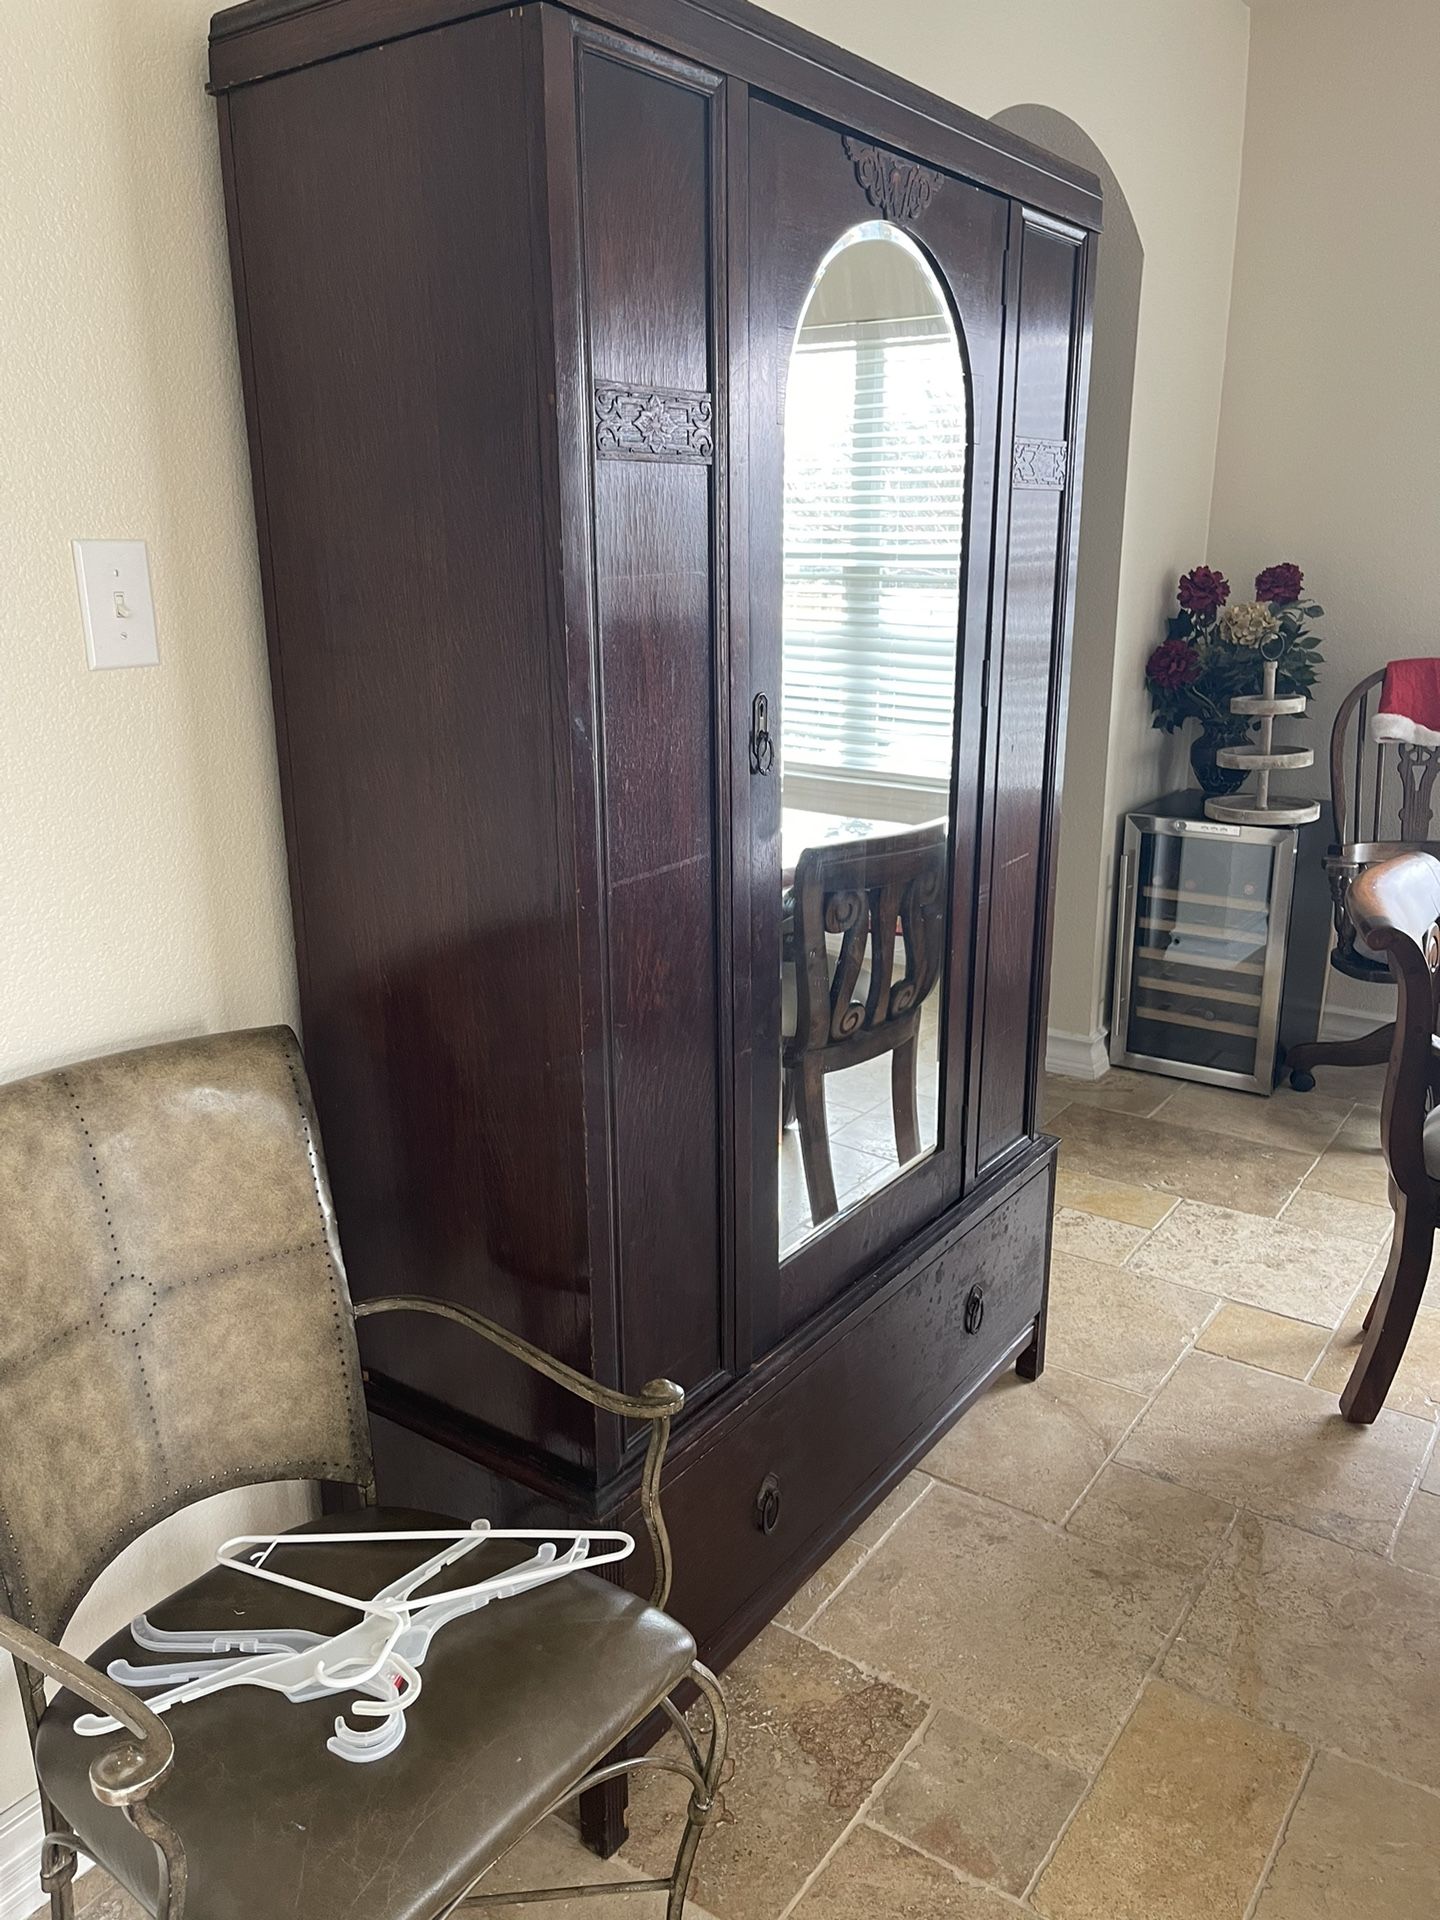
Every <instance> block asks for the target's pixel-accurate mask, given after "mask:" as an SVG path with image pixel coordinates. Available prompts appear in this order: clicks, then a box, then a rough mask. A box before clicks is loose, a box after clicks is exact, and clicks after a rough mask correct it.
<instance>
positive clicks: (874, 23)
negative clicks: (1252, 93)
mask: <svg viewBox="0 0 1440 1920" xmlns="http://www.w3.org/2000/svg"><path fill="white" fill-rule="evenodd" d="M209 10H210V8H209V0H64V3H63V4H61V5H56V4H55V0H8V4H7V6H6V11H5V26H6V32H5V62H4V67H3V74H0V87H3V101H0V178H3V179H4V181H5V191H4V195H3V199H0V226H3V238H4V243H5V245H4V259H5V266H6V271H5V273H4V275H3V276H0V364H3V366H4V368H5V376H4V399H3V405H4V409H5V412H4V415H3V419H0V497H3V499H4V500H5V502H6V525H5V552H6V560H7V569H6V571H7V578H8V581H9V583H10V591H9V593H8V594H7V596H6V599H5V603H4V606H3V609H0V647H3V659H4V663H5V669H6V687H5V699H4V701H3V703H0V809H3V811H0V817H3V819H4V822H5V828H4V833H3V835H0V863H3V866H0V898H3V900H4V902H5V909H4V918H3V922H0V964H3V975H0V1007H3V1009H4V1024H3V1028H0V1074H16V1073H21V1072H24V1071H27V1070H29V1069H32V1068H35V1067H40V1066H44V1065H47V1064H50V1063H52V1062H55V1061H58V1060H62V1059H65V1058H67V1057H69V1058H73V1057H76V1056H78V1055H83V1054H85V1053H87V1052H90V1051H93V1050H97V1049H103V1048H106V1047H112V1046H121V1045H125V1044H127V1043H133V1042H137V1041H142V1040H146V1039H150V1038H154V1037H157V1036H162V1035H170V1034H178V1033H183V1032H188V1031H195V1030H199V1029H205V1028H215V1027H224V1026H229V1025H240V1024H245V1023H250V1022H257V1021H265V1020H275V1019H289V1018H292V1017H293V1013H294V982H293V976H292V959H291V951H290V934H289V925H288V918H287V910H286V903H285V892H284V880H283V870H282V861H281V841H280V831H279V820H278V809H277V802H276V793H275V774H274V758H273V751H272V747H271V743H270V737H269V731H268V728H269V719H268V711H267V692H266V684H265V667H264V656H263V647H262V637H261V623H260V612H259V602H258V591H257V584H256V574H255V562H254V543H253V527H252V522H251V511H250V505H249V498H248V492H247V481H246V472H245V458H244V447H243V438H242V432H241V418H240V407H239V396H238V388H237V380H236V370H235V358H234V346H233V339H232V328H231V319H230V313H229V305H228V298H229V296H228V290H227V286H226V277H225V267H224V256H223V232H222V218H221V207H220V194H219V187H218V180H217V174H216V165H215V156H214V141H213V132H212V124H211V109H210V106H209V103H208V102H207V101H206V99H205V97H204V95H203V92H202V90H201V89H202V82H203V74H204V34H205V25H206V19H207V15H208V13H209ZM785 11H788V12H790V13H791V14H792V15H793V17H794V18H796V19H797V20H799V21H801V22H802V24H804V25H806V26H809V27H812V28H814V29H816V30H818V31H820V32H824V33H826V34H828V35H830V36H831V37H832V38H836V39H839V40H841V41H844V42H847V43H848V44H850V45H851V46H853V47H855V48H856V49H857V50H858V51H860V52H862V53H864V54H867V55H869V56H870V57H871V58H873V59H875V60H878V61H880V62H882V63H884V64H887V65H889V66H892V67H895V68H898V69H899V70H900V71H902V72H904V73H906V74H908V75H909V76H911V77H912V78H914V79H917V80H920V81H923V82H924V83H925V84H927V85H929V86H931V87H933V88H935V89H937V90H938V91H939V92H941V93H945V94H948V95H950V96H951V97H953V98H954V99H957V100H960V101H962V102H964V103H965V104H966V105H968V106H970V107H973V108H975V109H977V110H978V111H979V112H981V113H993V112H995V111H997V110H998V109H1000V108H1003V107H1006V106H1009V105H1012V104H1014V103H1016V102H1020V101H1033V102H1039V103H1042V104H1046V105H1050V106H1053V107H1055V108H1057V109H1058V110H1060V111H1061V112H1063V113H1065V114H1068V115H1069V116H1070V117H1072V118H1073V119H1074V120H1075V121H1077V122H1078V123H1079V125H1080V126H1081V127H1083V128H1084V129H1085V130H1086V131H1087V132H1088V134H1089V135H1090V136H1091V137H1092V138H1093V139H1094V140H1095V142H1096V143H1097V144H1098V145H1099V147H1100V148H1101V149H1102V151H1103V152H1104V153H1105V154H1106V155H1107V156H1108V158H1109V160H1110V163H1111V165H1112V166H1113V167H1114V169H1115V171H1116V173H1117V174H1118V176H1119V177H1120V179H1121V181H1122V182H1123V184H1124V186H1125V190H1126V192H1127V194H1128V195H1129V198H1130V202H1131V206H1132V208H1133V210H1134V214H1135V219H1136V222H1137V224H1138V226H1139V229H1140V232H1141V236H1142V240H1143V243H1144V247H1145V256H1146V273H1145V290H1144V306H1143V311H1142V315H1141V330H1140V343H1139V347H1140V360H1139V367H1138V370H1137V382H1136V406H1135V425H1134V428H1133V432H1132V440H1131V450H1132V474H1131V485H1130V504H1129V507H1128V510H1127V519H1126V528H1125V548H1124V561H1123V567H1122V578H1121V612H1120V624H1121V640H1120V646H1119V652H1120V655H1121V657H1122V659H1124V660H1126V661H1128V662H1130V663H1131V664H1132V665H1133V667H1134V671H1135V673H1136V674H1137V676H1138V671H1139V664H1140V662H1141V660H1142V659H1143V656H1144V653H1145V651H1146V649H1147V648H1148V646H1149V644H1150V642H1151V640H1152V638H1153V635H1154V631H1155V626H1156V621H1157V619H1158V617H1159V614H1160V611H1161V608H1162V606H1163V603H1164V601H1165V598H1166V595H1167V594H1168V592H1169V589H1170V584H1171V580H1172V576H1173V574H1174V572H1175V570H1176V568H1177V567H1178V566H1179V565H1181V564H1182V563H1184V562H1186V561H1188V560H1190V559H1191V558H1193V557H1194V556H1196V555H1197V554H1198V553H1200V552H1201V551H1202V550H1203V548H1204V544H1205V532H1206V523H1207V518H1208V512H1209V499H1210V476H1211V462H1212V452H1213V443H1214V436H1215V424H1216V415H1217V409H1218V397H1219V382H1220V369H1221V357H1222V347H1223V335H1224V315H1225V306H1226V298H1227V293H1228V281H1229V272H1230V260H1231V245H1232V235H1233V226H1234V217H1235V195H1236V182H1237V167H1238V154H1239V144H1240V125H1241V112H1242V105H1243V96H1244V73H1245V50H1246V12H1245V8H1244V6H1243V5H1242V4H1241V0H1166V4H1165V5H1164V6H1163V7H1157V6H1155V5H1154V4H1153V0H1090V4H1087V5H1086V6H1084V7H1080V6H1077V5H1075V4H1074V0H1021V3H1020V4H1015V5H1011V6H1008V7H998V6H996V5H994V4H993V0H948V4H946V5H943V6H942V5H941V4H939V0H890V4H887V5H885V6H883V7H877V6H875V5H873V4H872V0H843V3H842V4H824V5H822V4H820V3H819V0H806V4H803V5H802V4H796V0H791V3H790V5H789V6H788V7H787V8H786V9H785ZM77 535H78V536H85V535H89V536H95V537H104V536H110V537H123V536H137V537H141V538H144V539H146V540H148V541H149V543H150V549H151V560H152V568H153V577H154V586H155V598H156V608H157V615H158V620H159V631H160V648H161V656H162V664H161V665H160V667H159V668H158V669H152V670H148V671H143V672H142V671H136V672H129V673H110V674H104V673H101V674H92V673H89V672H88V671H87V669H86V667H85V661H84V650H83V643H82V637H81V628H80V620H79V612H78V607H77V604H76V598H75V587H74V580H73V575H72V571H71V562H70V553H69V542H70V540H71V539H72V538H73V537H75V536H77ZM1121 732H1122V734H1123V735H1124V739H1123V741H1122V744H1123V745H1124V747H1125V750H1126V755H1127V759H1126V775H1125V780H1126V783H1127V785H1128V789H1129V791H1128V792H1127V793H1125V794H1119V793H1118V790H1117V796H1116V804H1117V805H1118V804H1121V803H1122V801H1123V799H1124V798H1133V797H1135V796H1137V795H1138V794H1139V793H1141V792H1142V791H1143V790H1144V789H1146V788H1149V787H1151V786H1153V785H1155V783H1156V781H1157V779H1159V778H1160V774H1159V770H1158V766H1157V760H1156V755H1155V752H1154V745H1155V738H1156V737H1152V736H1151V735H1149V734H1148V733H1147V731H1146V730H1145V725H1144V711H1143V704H1142V703H1141V701H1140V699H1139V695H1138V692H1137V696H1136V701H1135V705H1134V710H1133V713H1129V712H1128V711H1127V712H1126V713H1125V714H1124V715H1122V722H1121ZM1132 736H1133V739H1132ZM1100 745H1101V743H1100V742H1099V741H1098V740H1097V741H1095V742H1094V743H1093V746H1094V748H1095V750H1096V751H1098V750H1099V747H1100ZM1132 746H1133V751H1132ZM1072 936H1073V938H1072ZM1077 943H1078V944H1077ZM1095 946H1096V941H1095V939H1094V938H1093V929H1091V928H1090V927H1088V926H1086V927H1080V928H1068V929H1067V928H1063V927H1062V929H1061V931H1060V939H1059V940H1058V941H1057V951H1059V952H1060V953H1061V954H1062V955H1066V956H1067V959H1068V955H1069V953H1070V951H1071V950H1072V947H1074V950H1075V951H1076V952H1077V953H1078V954H1079V958H1078V960H1077V961H1076V963H1075V966H1074V968H1073V970H1072V968H1071V967H1070V966H1069V965H1068V964H1062V966H1061V967H1060V968H1059V969H1057V980H1056V1017H1057V1019H1059V1018H1060V1017H1061V1014H1062V1010H1063V1022H1062V1023H1073V1025H1074V1027H1075V1029H1076V1030H1077V1031H1078V1030H1080V1028H1081V1026H1082V1025H1083V1023H1084V1022H1085V1021H1086V1020H1088V1019H1090V1018H1091V1017H1092V1013H1093V1008H1094V1004H1095V993H1096V981H1095V979H1094V969H1093V966H1092V965H1091V963H1090V962H1089V961H1087V960H1086V958H1085V953H1086V951H1088V950H1089V949H1091V948H1093V947H1095ZM254 1505H255V1502H254V1500H246V1501H242V1502H240V1503H239V1506H240V1508H242V1509H243V1510H244V1511H243V1513H237V1512H236V1510H235V1509H234V1507H232V1509H231V1511H230V1512H229V1513H227V1515H226V1516H225V1518H224V1520H223V1522H222V1521H221V1520H220V1519H217V1518H216V1517H215V1516H212V1515H208V1514H202V1515H199V1516H198V1517H197V1518H194V1519H192V1520H191V1521H190V1522H189V1523H188V1525H186V1524H184V1523H182V1524H181V1526H180V1527H179V1528H178V1530H177V1531H178V1537H179V1539H180V1541H181V1543H182V1549H183V1552H184V1554H185V1555H186V1556H187V1557H189V1558H192V1559H193V1558H194V1556H195V1555H197V1554H198V1555H201V1556H202V1557H203V1553H204V1552H205V1551H206V1550H207V1545H208V1543H209V1542H210V1541H211V1540H213V1539H215V1538H218V1537H219V1536H220V1534H221V1533H222V1532H223V1531H225V1530H227V1529H228V1530H233V1529H234V1528H235V1527H236V1526H238V1525H240V1524H242V1522H243V1521H245V1520H248V1519H249V1518H250V1516H251V1509H252V1508H253V1507H254ZM154 1566H155V1562H154V1559H153V1556H152V1557H151V1558H149V1559H146V1558H145V1556H144V1554H143V1553H142V1554H141V1556H140V1557H139V1559H138V1560H137V1561H136V1562H135V1563H133V1567H134V1568H138V1569H139V1570H138V1571H136V1570H131V1571H127V1570H125V1569H121V1570H120V1571H121V1575H122V1577H121V1579H120V1581H119V1582H118V1583H117V1584H115V1585H114V1586H113V1587H112V1591H111V1593H110V1596H109V1599H108V1601H107V1602H106V1605H105V1607H104V1608H102V1612H105V1613H106V1616H107V1618H114V1619H118V1618H120V1617H123V1614H124V1613H125V1612H127V1611H128V1610H129V1608H130V1606H131V1605H132V1603H135V1602H136V1601H137V1600H138V1598H139V1597H140V1596H141V1595H142V1594H143V1593H144V1591H145V1590H146V1587H147V1583H148V1582H149V1580H150V1579H151V1578H153V1577H154ZM92 1631H93V1627H92ZM28 1787H29V1776H28V1768H27V1764H26V1761H25V1757H24V1749H23V1741H22V1739H21V1735H20V1729H19V1724H18V1718H17V1714H16V1712H15V1709H14V1703H13V1700H11V1701H8V1702H7V1703H6V1704H5V1717H4V1719H3V1723H0V1806H4V1805H5V1804H6V1803H8V1802H12V1801H14V1800H16V1799H18V1798H19V1797H21V1796H22V1795H23V1794H24V1793H25V1792H27V1791H28Z"/></svg>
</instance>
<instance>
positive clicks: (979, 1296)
mask: <svg viewBox="0 0 1440 1920" xmlns="http://www.w3.org/2000/svg"><path fill="white" fill-rule="evenodd" d="M984 1319H985V1289H984V1287H978V1286H977V1287H971V1289H970V1291H969V1293H967V1294H966V1296H965V1331H966V1332H967V1333H978V1332H979V1331H980V1327H981V1324H982V1322H983V1321H984Z"/></svg>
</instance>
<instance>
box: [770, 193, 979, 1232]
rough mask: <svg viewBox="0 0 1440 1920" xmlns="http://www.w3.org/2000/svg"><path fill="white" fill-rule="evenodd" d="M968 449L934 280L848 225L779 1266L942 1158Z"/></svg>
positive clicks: (796, 588) (797, 420)
mask: <svg viewBox="0 0 1440 1920" xmlns="http://www.w3.org/2000/svg"><path fill="white" fill-rule="evenodd" d="M967 440H968V420H967V407H966V387H965V370H964V362H963V358H962V355H961V350H960V342H959V339H958V337H957V334H956V330H955V323H954V320H953V318H952V316H951V312H950V307H949V303H948V301H947V300H946V298H945V294H944V292H943V290H942V288H941V286H940V283H939V281H938V280H937V278H936V276H935V273H934V271H933V269H932V268H931V266H930V264H929V262H928V260H927V259H926V257H925V255H924V254H923V253H922V252H921V250H920V249H919V247H917V246H916V245H915V243H914V242H913V241H912V240H911V239H910V238H909V236H908V235H907V234H905V233H904V232H902V231H901V230H900V229H899V228H898V227H894V226H891V225H890V224H889V223H888V222H885V221H871V222H867V223H866V224H864V225H863V226H858V227H855V228H852V229H851V231H850V232H849V233H847V234H845V235H844V237H843V238H842V239H841V240H840V241H839V242H837V244H836V245H835V246H834V247H833V248H832V249H831V251H830V253H829V254H828V255H827V256H826V258H825V260H824V261H823V262H822V263H821V266H820V269H819V271H818V273H817V274H816V277H815V280H814V282H813V284H812V286H811V289H810V294H809V297H808V299H807V301H806V305H805V309H804V312H803V314H802V316H801V320H800V326H799V330H798V332H797V335H796V339H795V343H794V347H793V350H792V353H791V358H790V367H789V376H788V384H787V389H786V405H785V531H784V603H783V608H784V610H783V655H784V666H783V676H782V697H781V729H780V737H779V759H780V774H781V808H782V856H781V864H782V869H783V872H782V885H783V888H784V902H783V912H782V932H781V981H782V1022H781V1028H782V1037H781V1086H782V1113H781V1116H780V1118H781V1125H780V1179H779V1209H780V1219H779V1223H778V1230H779V1247H780V1256H781V1258H782V1259H783V1258H785V1257H786V1256H787V1255H789V1254H791V1253H793V1252H794V1251H795V1250H796V1248H797V1247H799V1246H801V1245H802V1244H803V1243H804V1242H805V1240H806V1239H808V1238H809V1237H810V1236H811V1235H812V1234H813V1233H815V1232H817V1231H819V1230H820V1229H822V1228H823V1227H825V1226H826V1225H828V1224H829V1223H830V1222H831V1221H832V1220H834V1219H836V1218H837V1217H839V1216H840V1215H842V1214H844V1213H845V1212H846V1211H847V1210H849V1209H850V1208H852V1207H855V1206H857V1205H859V1204H860V1203H861V1202H862V1201H863V1200H864V1199H865V1198H866V1197H867V1196H868V1195H869V1194H872V1193H874V1192H875V1191H876V1190H877V1189H879V1188H880V1187H883V1186H885V1185H887V1184H888V1183H889V1182H890V1181H892V1180H894V1179H896V1178H898V1177H899V1175H900V1173H901V1172H902V1171H903V1169H904V1168H905V1167H906V1166H907V1165H909V1164H911V1163H913V1162H914V1161H916V1160H917V1159H920V1158H922V1157H924V1156H926V1155H928V1154H930V1153H933V1152H934V1150H935V1146H936V1141H937V1128H938V1114H939V1106H940V1092H941V1087H940V1071H941V1070H940V1039H941V1020H942V1013H943V1009H942V1006H941V1000H942V998H943V993H942V985H941V983H942V977H943V973H944V965H943V962H944V955H945V950H946V944H947V941H946V935H947V920H946V900H947V893H948V877H949V845H948V829H949V813H950V792H951V769H952V762H953V759H954V746H955V742H954V724H955V674H956V663H957V657H958V649H959V629H960V575H961V560H962V547H963V539H964V522H965V466H966V446H967Z"/></svg>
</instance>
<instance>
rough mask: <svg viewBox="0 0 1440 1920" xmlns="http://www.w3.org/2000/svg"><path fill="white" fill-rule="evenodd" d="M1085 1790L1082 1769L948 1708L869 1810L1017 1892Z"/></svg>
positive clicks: (966, 1869)
mask: <svg viewBox="0 0 1440 1920" xmlns="http://www.w3.org/2000/svg"><path fill="white" fill-rule="evenodd" d="M1085 1787H1086V1776H1085V1775H1084V1774H1083V1773H1079V1772H1077V1771H1076V1770H1075V1768H1073V1767H1067V1766H1064V1765H1062V1764H1061V1762H1060V1761H1058V1760H1050V1759H1047V1758H1046V1756H1045V1755H1044V1754H1042V1753H1037V1752H1036V1751H1035V1749H1034V1748H1033V1747H1025V1746H1020V1745H1018V1744H1017V1743H1016V1742H1015V1741H1013V1740H1002V1739H1001V1738H1000V1737H999V1736H998V1735H997V1734H993V1733H987V1732H986V1730H985V1729H984V1728H983V1727H980V1726H977V1725H976V1724H975V1722H974V1721H973V1720H967V1719H965V1718H964V1716H963V1715H961V1714H958V1713H951V1712H949V1711H948V1710H947V1709H945V1708H941V1710H940V1711H939V1712H938V1713H937V1714H936V1716H935V1718H934V1719H933V1720H932V1721H931V1723H930V1725H929V1726H928V1727H927V1728H926V1729H925V1734H924V1737H923V1739H922V1740H921V1741H920V1743H919V1745H918V1746H915V1747H912V1748H911V1750H910V1752H909V1753H908V1754H906V1756H905V1758H904V1760H902V1761H901V1763H900V1768H899V1771H898V1772H897V1773H896V1774H895V1776H894V1778H893V1779H892V1780H891V1781H890V1783H889V1785H888V1786H887V1787H886V1788H885V1790H884V1792H883V1793H882V1794H881V1796H880V1798H879V1799H878V1800H877V1801H876V1802H875V1805H874V1806H873V1807H872V1809H871V1812H870V1816H869V1817H870V1818H871V1819H872V1820H873V1821H874V1823H875V1824H876V1825H877V1826H879V1827H883V1828H884V1829H885V1830H886V1831H887V1832H889V1833H893V1834H895V1835H896V1836H898V1838H900V1839H901V1840H909V1841H912V1842H913V1843H914V1844H915V1845H916V1846H917V1847H922V1848H923V1849H924V1850H925V1852H926V1853H934V1854H938V1855H939V1856H940V1858H941V1859H942V1860H947V1861H949V1863H950V1865H951V1866H953V1867H958V1868H959V1869H960V1870H961V1872H962V1873H966V1874H968V1875H969V1876H970V1877H971V1879H974V1880H984V1881H986V1882H988V1883H989V1884H990V1885H991V1886H996V1887H1000V1888H1001V1889H1003V1891H1005V1892H1006V1893H1013V1894H1017V1895H1018V1894H1021V1893H1023V1892H1024V1891H1025V1889H1026V1887H1027V1886H1028V1885H1029V1884H1030V1879H1031V1876H1032V1874H1033V1873H1034V1872H1035V1869H1036V1868H1037V1867H1038V1866H1039V1865H1040V1862H1041V1861H1042V1860H1043V1859H1044V1858H1045V1856H1046V1854H1047V1853H1048V1852H1049V1851H1050V1848H1051V1847H1052V1846H1053V1845H1054V1844H1055V1840H1056V1838H1057V1836H1058V1834H1059V1832H1060V1829H1061V1828H1062V1827H1063V1826H1064V1824H1065V1822H1066V1821H1067V1820H1068V1819H1069V1818H1070V1815H1071V1814H1072V1813H1073V1812H1074V1811H1075V1808H1076V1806H1077V1805H1078V1803H1079V1800H1080V1796H1081V1794H1083V1793H1084V1791H1085Z"/></svg>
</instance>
